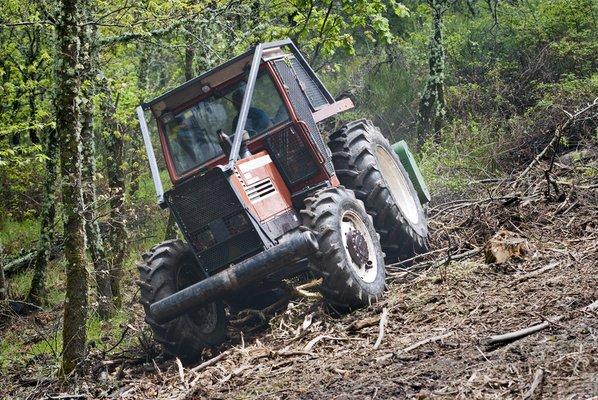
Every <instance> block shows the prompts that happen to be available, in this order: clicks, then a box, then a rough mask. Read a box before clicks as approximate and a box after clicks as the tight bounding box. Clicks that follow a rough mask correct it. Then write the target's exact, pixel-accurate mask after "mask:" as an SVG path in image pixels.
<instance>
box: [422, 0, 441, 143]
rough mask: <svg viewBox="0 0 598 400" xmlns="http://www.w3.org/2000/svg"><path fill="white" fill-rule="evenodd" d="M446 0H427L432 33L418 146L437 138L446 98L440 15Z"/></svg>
mask: <svg viewBox="0 0 598 400" xmlns="http://www.w3.org/2000/svg"><path fill="white" fill-rule="evenodd" d="M447 3H448V2H447V1H446V0H429V1H428V4H429V5H430V7H431V8H432V13H433V15H432V36H431V37H430V58H429V61H428V63H429V70H430V72H429V76H428V80H427V81H426V87H425V88H424V92H423V94H422V97H421V100H420V103H419V112H418V128H417V138H418V145H419V146H421V145H422V144H423V142H424V141H425V140H426V138H427V137H429V136H430V135H433V136H434V140H435V141H439V140H440V135H441V130H442V124H443V120H444V115H445V114H446V102H445V98H444V64H445V53H444V42H443V29H444V27H443V22H442V16H443V14H444V12H445V11H446V9H447V7H448V4H447Z"/></svg>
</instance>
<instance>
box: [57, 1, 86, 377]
mask: <svg viewBox="0 0 598 400" xmlns="http://www.w3.org/2000/svg"><path fill="white" fill-rule="evenodd" d="M83 7H84V2H83V1H81V0H61V1H60V3H59V10H58V16H57V21H56V34H57V63H56V77H55V79H56V93H55V104H56V111H55V112H56V130H57V132H58V142H59V145H60V163H61V165H60V171H61V173H62V202H63V207H62V208H63V213H64V257H65V264H66V298H65V303H64V325H63V328H62V343H63V353H62V369H61V372H62V374H64V375H66V374H70V373H71V372H73V371H75V369H76V368H77V365H78V364H79V362H80V361H81V360H82V359H83V357H84V356H85V354H86V345H87V343H86V333H87V332H86V326H85V323H86V321H87V279H88V276H87V268H86V258H85V232H84V219H83V193H82V190H81V111H80V109H79V102H80V101H81V80H80V76H79V72H78V69H79V68H80V62H81V60H80V58H79V54H80V53H79V51H80V46H79V27H78V21H80V20H81V15H82V8H83Z"/></svg>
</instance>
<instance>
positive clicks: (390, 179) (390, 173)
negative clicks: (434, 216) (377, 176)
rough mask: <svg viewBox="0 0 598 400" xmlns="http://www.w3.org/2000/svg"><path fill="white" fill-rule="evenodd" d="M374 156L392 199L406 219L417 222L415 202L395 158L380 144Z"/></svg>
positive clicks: (413, 222) (417, 215) (412, 222)
mask: <svg viewBox="0 0 598 400" xmlns="http://www.w3.org/2000/svg"><path fill="white" fill-rule="evenodd" d="M376 156H377V157H376V158H377V161H378V167H379V168H380V173H381V174H382V178H383V179H384V182H385V183H386V186H387V187H388V190H389V191H390V195H391V196H392V198H393V200H394V201H395V203H396V204H397V206H398V207H399V209H400V210H401V213H402V214H403V216H404V217H405V218H406V219H407V221H408V222H409V223H411V224H412V225H415V224H417V223H418V222H419V213H418V210H417V203H416V202H415V199H414V198H413V196H412V195H411V191H410V190H409V184H408V183H407V180H406V179H405V176H403V174H402V173H401V171H399V169H398V166H397V163H396V161H395V159H394V158H393V157H392V156H391V155H390V154H389V153H388V150H386V149H385V148H384V147H382V146H378V147H377V148H376Z"/></svg>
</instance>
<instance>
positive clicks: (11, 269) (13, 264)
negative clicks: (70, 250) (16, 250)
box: [3, 240, 62, 278]
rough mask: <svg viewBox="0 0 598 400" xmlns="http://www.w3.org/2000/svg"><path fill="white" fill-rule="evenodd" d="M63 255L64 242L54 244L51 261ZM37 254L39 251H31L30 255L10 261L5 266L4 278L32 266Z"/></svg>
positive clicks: (51, 250)
mask: <svg viewBox="0 0 598 400" xmlns="http://www.w3.org/2000/svg"><path fill="white" fill-rule="evenodd" d="M61 253H62V240H61V241H60V244H54V245H53V246H52V248H51V249H50V261H52V260H54V259H56V257H58V256H59V255H60V254H61ZM36 254H37V250H34V251H30V252H29V253H27V254H25V255H23V256H21V257H19V258H17V259H15V260H12V261H9V262H8V263H7V264H6V265H4V268H3V270H4V276H5V277H6V278H8V277H10V276H13V275H15V274H17V273H19V272H21V271H23V270H25V269H27V268H29V267H30V266H31V264H32V263H33V260H34V259H35V255H36Z"/></svg>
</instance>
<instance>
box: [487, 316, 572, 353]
mask: <svg viewBox="0 0 598 400" xmlns="http://www.w3.org/2000/svg"><path fill="white" fill-rule="evenodd" d="M561 319H563V316H562V315H559V316H558V317H554V318H551V319H548V320H546V321H544V322H542V323H541V324H536V325H532V326H530V327H528V328H524V329H520V330H518V331H514V332H509V333H505V334H503V335H496V336H490V337H489V338H487V339H486V340H485V341H484V345H485V346H487V347H494V346H499V345H502V344H506V343H510V342H514V341H515V340H519V339H522V338H524V337H526V336H529V335H531V334H534V333H536V332H539V331H541V330H543V329H546V328H548V327H549V326H550V325H552V324H554V323H556V322H558V321H560V320H561Z"/></svg>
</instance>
